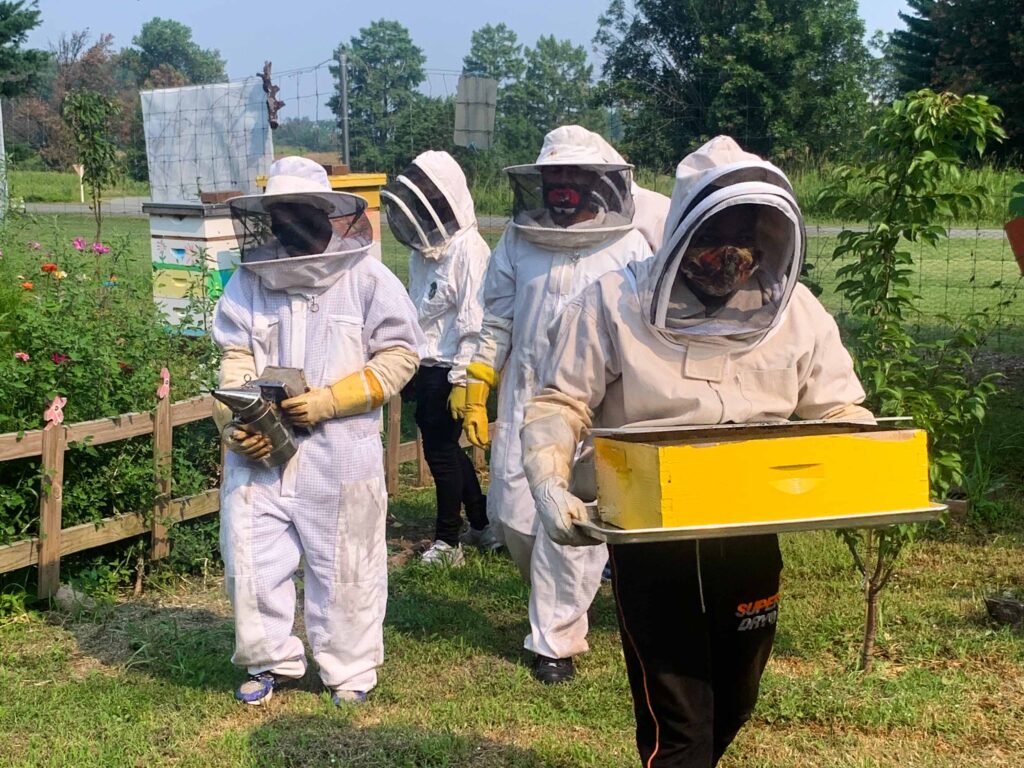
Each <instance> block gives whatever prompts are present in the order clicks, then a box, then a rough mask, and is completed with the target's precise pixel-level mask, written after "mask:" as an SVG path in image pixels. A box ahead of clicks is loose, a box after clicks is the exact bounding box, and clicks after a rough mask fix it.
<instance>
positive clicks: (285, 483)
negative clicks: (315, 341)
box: [281, 293, 320, 498]
mask: <svg viewBox="0 0 1024 768" xmlns="http://www.w3.org/2000/svg"><path fill="white" fill-rule="evenodd" d="M288 298H289V300H288V303H289V307H288V308H289V311H290V312H291V316H292V317H291V319H292V322H291V340H290V343H289V345H288V360H287V361H286V362H285V364H286V365H287V366H288V367H290V368H302V369H305V361H306V326H307V322H306V321H307V313H309V312H317V311H319V309H320V306H319V305H318V304H317V301H316V296H313V295H308V296H307V295H306V294H302V293H293V294H291V295H290V296H289V297H288ZM301 461H302V442H301V441H300V442H299V443H298V446H297V450H296V452H295V455H294V456H293V457H292V458H291V460H290V461H289V462H288V463H287V464H286V465H285V467H284V472H283V473H282V474H281V496H282V497H285V498H289V497H294V496H295V487H296V481H297V480H298V475H299V464H300V463H301Z"/></svg>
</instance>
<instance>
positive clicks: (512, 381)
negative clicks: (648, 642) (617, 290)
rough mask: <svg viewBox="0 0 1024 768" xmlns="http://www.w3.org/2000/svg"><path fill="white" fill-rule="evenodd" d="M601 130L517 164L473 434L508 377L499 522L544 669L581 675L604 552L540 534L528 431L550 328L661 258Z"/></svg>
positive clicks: (471, 406)
mask: <svg viewBox="0 0 1024 768" xmlns="http://www.w3.org/2000/svg"><path fill="white" fill-rule="evenodd" d="M609 150H610V147H609V146H608V144H607V142H605V141H604V140H603V139H602V138H601V137H600V136H598V135H597V134H595V133H592V132H591V131H588V130H586V129H585V128H581V127H580V126H577V125H567V126H562V127H560V128H556V129H555V130H553V131H551V132H550V133H548V135H547V136H545V137H544V144H543V146H542V147H541V151H540V155H539V157H538V158H537V162H536V163H533V164H530V165H524V166H513V167H511V168H507V169H506V171H507V173H508V174H509V179H510V181H511V183H512V187H513V192H514V211H513V213H514V217H513V221H512V223H511V224H510V225H509V226H508V228H507V229H506V230H505V233H504V234H503V235H502V238H501V241H500V242H499V243H498V245H497V246H496V248H495V250H494V253H493V254H492V256H491V262H490V264H489V266H488V269H487V276H486V278H485V281H484V322H483V328H482V330H481V333H480V338H479V341H478V343H477V346H476V350H475V352H474V353H473V359H472V362H471V363H470V365H469V369H468V375H469V379H468V387H467V394H466V416H465V420H464V424H465V428H466V434H467V436H468V438H469V440H470V442H472V443H474V444H475V445H480V446H483V445H485V444H487V442H488V432H487V412H486V401H487V394H488V392H489V390H490V389H491V388H494V387H497V386H498V383H499V378H500V381H501V385H500V389H499V394H498V419H497V425H496V428H495V434H494V440H493V446H492V452H491V485H490V488H489V491H488V497H487V501H488V504H487V509H488V517H489V518H490V519H491V521H492V524H493V523H494V521H495V520H498V521H500V523H501V525H502V529H503V531H504V534H505V542H506V545H507V546H508V549H509V552H510V554H511V555H512V557H513V559H514V560H515V562H516V565H517V566H518V568H519V570H520V573H521V574H522V575H523V577H524V578H525V579H527V580H529V582H530V588H531V589H530V606H529V611H530V634H529V635H527V637H526V639H525V642H524V645H525V647H526V648H527V650H529V651H532V652H533V653H534V654H535V659H534V664H533V674H534V676H535V677H536V678H537V679H538V680H540V681H541V682H544V683H560V682H564V681H567V680H570V679H572V677H573V675H574V674H575V668H574V664H573V660H572V657H573V656H576V655H577V654H579V653H583V652H585V651H586V650H587V649H588V646H587V640H586V635H587V609H588V608H589V607H590V603H591V601H592V600H593V598H594V595H595V594H596V592H597V589H598V587H599V586H600V580H601V570H602V568H603V566H604V563H605V559H606V553H605V552H604V551H603V548H589V549H576V548H567V547H562V546H560V545H557V544H555V543H554V542H552V541H551V540H550V539H549V538H548V537H547V536H546V535H544V532H543V531H542V530H541V529H540V524H539V522H538V520H537V510H536V507H535V505H534V501H533V498H532V496H531V495H530V489H529V486H528V485H527V482H526V476H525V475H524V474H523V467H522V450H521V447H520V439H519V429H520V427H521V425H522V419H523V406H524V405H525V403H526V401H527V400H529V398H530V397H531V396H532V395H534V394H535V393H536V391H537V387H538V385H539V381H538V379H537V372H538V370H539V369H540V366H541V365H542V364H543V362H544V361H545V360H546V358H547V356H548V353H549V344H548V337H547V328H548V325H549V324H550V323H551V321H552V320H554V319H555V317H556V316H557V315H558V313H559V312H560V311H561V310H562V308H563V307H564V306H565V305H566V304H567V303H569V302H570V301H571V300H572V299H573V297H575V296H576V295H577V294H579V293H580V292H581V291H582V290H584V289H585V288H586V287H587V286H588V285H590V284H591V283H593V282H594V281H595V280H596V279H597V278H598V277H600V276H601V275H602V274H604V273H605V272H608V271H609V270H615V269H619V268H621V267H623V266H625V265H626V264H628V263H630V262H632V261H636V260H642V259H646V258H648V257H649V256H650V253H651V252H650V248H649V247H648V245H647V243H646V241H645V240H644V237H643V235H641V234H640V233H639V232H638V231H637V230H636V228H635V227H634V226H633V222H632V219H633V197H632V195H631V194H630V189H631V183H632V180H631V173H630V166H628V165H626V164H625V163H623V162H622V161H621V158H620V157H617V156H616V155H613V154H612V152H610V151H609Z"/></svg>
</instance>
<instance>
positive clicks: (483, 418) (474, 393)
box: [462, 379, 491, 448]
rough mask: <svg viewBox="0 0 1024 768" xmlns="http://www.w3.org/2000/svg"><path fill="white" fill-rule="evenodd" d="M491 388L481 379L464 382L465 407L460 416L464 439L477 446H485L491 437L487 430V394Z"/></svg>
mask: <svg viewBox="0 0 1024 768" xmlns="http://www.w3.org/2000/svg"><path fill="white" fill-rule="evenodd" d="M490 390H491V388H490V387H489V386H487V385H486V384H485V383H484V382H482V381H477V380H476V379H470V380H469V381H467V382H466V407H465V413H464V415H463V417H462V429H463V430H464V431H465V433H466V439H467V440H469V442H470V443H472V444H473V445H475V446H476V447H477V448H486V447H487V446H488V445H489V444H490V442H491V437H490V435H489V434H488V432H487V395H488V393H489V392H490Z"/></svg>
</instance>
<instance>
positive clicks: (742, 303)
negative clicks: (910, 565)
mask: <svg viewBox="0 0 1024 768" xmlns="http://www.w3.org/2000/svg"><path fill="white" fill-rule="evenodd" d="M804 250H805V245H804V227H803V219H802V218H801V215H800V208H799V206H798V205H797V202H796V200H795V198H794V196H793V190H792V187H791V186H790V183H789V181H788V180H787V179H786V177H785V175H784V174H783V173H782V171H780V170H779V169H778V168H776V167H775V166H773V165H771V164H770V163H768V162H765V161H764V160H762V159H761V158H759V157H757V156H756V155H752V154H749V153H747V152H744V151H743V150H742V149H741V148H740V147H739V146H738V145H737V144H736V142H735V141H733V140H732V139H731V138H729V137H727V136H719V137H717V138H715V139H713V140H711V141H710V142H708V143H707V144H705V145H704V146H702V147H701V148H700V149H698V150H697V151H695V152H693V153H692V154H690V155H688V156H687V157H686V158H685V159H684V160H683V161H682V162H681V163H680V164H679V167H678V169H677V173H676V188H675V192H674V193H673V196H672V209H671V212H670V214H669V218H668V224H667V226H666V229H665V244H664V246H663V247H662V248H661V249H660V250H659V251H658V252H657V254H656V255H655V257H654V258H653V259H650V260H648V261H646V262H643V263H638V264H631V265H630V266H628V267H626V268H625V269H621V270H618V271H616V272H610V273H608V274H605V275H604V276H602V277H601V278H600V279H599V280H598V281H596V282H595V283H594V284H593V285H591V286H590V287H589V288H588V289H587V290H585V291H584V292H583V293H582V294H581V295H580V296H579V297H578V298H577V299H576V300H575V301H573V302H572V303H571V304H570V305H569V306H568V307H566V308H565V310H564V311H563V313H562V314H561V316H560V317H559V319H558V320H557V321H556V322H555V323H554V324H553V325H552V326H551V328H550V331H549V335H550V338H551V347H550V353H549V355H550V356H549V363H548V365H547V366H546V367H545V370H544V373H543V381H542V382H540V383H539V389H540V392H539V394H538V396H537V397H535V398H534V399H533V400H531V401H530V402H529V403H528V404H527V405H526V415H525V425H524V427H523V430H522V443H523V450H524V454H525V457H524V464H525V470H526V475H527V477H528V478H529V482H530V487H531V490H532V492H533V494H534V497H535V498H536V500H537V508H538V512H539V515H540V517H541V519H542V522H543V524H544V527H545V530H547V531H548V533H549V535H550V536H551V537H552V538H553V539H555V540H556V541H560V542H563V543H576V544H580V545H585V544H588V543H590V544H593V543H595V542H594V541H593V540H592V539H588V538H587V537H585V536H582V535H581V534H580V533H579V529H578V528H576V527H575V526H574V521H576V520H579V519H581V518H583V517H584V516H585V515H586V511H585V508H584V500H583V498H581V496H582V495H583V493H582V491H581V490H580V485H581V482H580V481H581V479H585V478H587V477H588V476H589V475H590V473H588V472H587V471H586V469H587V467H586V463H585V461H584V460H583V459H581V460H579V461H576V462H575V466H574V457H575V455H576V453H577V445H578V444H579V441H580V440H583V439H584V438H585V437H586V436H587V434H588V433H589V430H590V429H591V428H592V427H622V426H643V427H646V428H655V427H658V426H669V425H685V424H724V423H743V422H761V421H782V420H788V419H790V418H792V417H794V416H796V417H798V418H800V419H834V420H848V421H871V420H872V416H871V413H870V412H868V411H867V410H866V409H864V408H863V407H861V406H860V405H859V403H861V402H862V401H863V399H864V390H863V388H862V387H861V385H860V382H859V381H858V380H857V376H856V374H855V373H854V369H853V362H852V360H851V359H850V355H849V354H848V353H847V351H846V349H845V348H844V347H843V344H842V341H841V340H840V337H839V330H838V328H837V327H836V323H835V321H834V320H833V319H832V317H831V316H830V315H829V314H828V312H826V311H825V308H824V307H822V305H821V304H820V303H819V302H818V300H817V299H815V298H814V296H813V295H812V294H811V292H810V291H809V290H808V289H807V288H806V287H805V286H804V285H802V284H800V283H799V277H800V268H801V265H802V264H803V258H804ZM735 470H736V473H737V475H740V474H741V473H742V472H743V468H742V467H736V468H735ZM574 484H575V485H574ZM585 484H586V483H583V485H585ZM581 548H583V549H586V548H587V547H585V546H583V547H581ZM609 550H610V554H611V561H612V582H613V588H614V591H615V597H616V602H617V603H618V609H619V610H618V617H619V627H620V633H621V635H622V641H623V643H622V644H623V649H624V652H625V658H626V669H627V672H628V674H629V681H630V687H631V690H632V694H633V708H634V713H635V716H636V723H637V729H636V737H637V746H638V748H639V751H640V758H641V761H642V762H643V763H644V765H649V766H652V768H654V767H655V766H665V767H666V768H667V767H669V766H671V767H672V768H677V767H679V768H681V767H682V766H686V767H689V766H693V767H694V768H696V767H697V766H701V767H705V766H712V765H715V764H716V763H717V762H718V760H719V758H720V757H721V756H722V753H723V752H724V751H725V749H726V748H727V747H728V745H729V744H730V743H731V741H732V740H733V738H734V737H735V735H736V733H737V732H738V731H739V729H740V727H741V726H742V725H743V723H744V722H746V721H747V719H748V718H749V717H750V714H751V712H752V710H753V708H754V704H755V702H756V700H757V694H758V686H759V683H760V679H761V673H762V671H763V670H764V667H765V664H766V663H767V661H768V657H769V655H770V653H771V650H772V643H773V640H774V637H775V627H776V622H777V620H778V616H779V575H780V572H781V569H782V559H781V556H780V554H779V546H778V538H777V537H776V536H774V535H761V536H740V537H732V538H723V539H713V540H709V541H697V542H694V541H669V542H660V543H648V544H629V545H617V546H613V547H609ZM737 606H740V607H739V608H738V607H737Z"/></svg>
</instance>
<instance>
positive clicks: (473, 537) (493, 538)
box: [459, 525, 505, 552]
mask: <svg viewBox="0 0 1024 768" xmlns="http://www.w3.org/2000/svg"><path fill="white" fill-rule="evenodd" d="M459 541H460V542H462V543H463V544H465V545H466V546H467V547H477V548H478V549H482V550H484V551H486V552H497V551H498V550H499V549H501V548H502V547H503V546H505V544H504V543H503V542H502V541H501V540H500V539H499V538H498V536H497V534H496V533H495V532H494V526H492V525H485V526H484V527H483V528H480V529H477V528H470V529H469V530H468V531H465V532H463V534H462V535H461V536H459Z"/></svg>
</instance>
